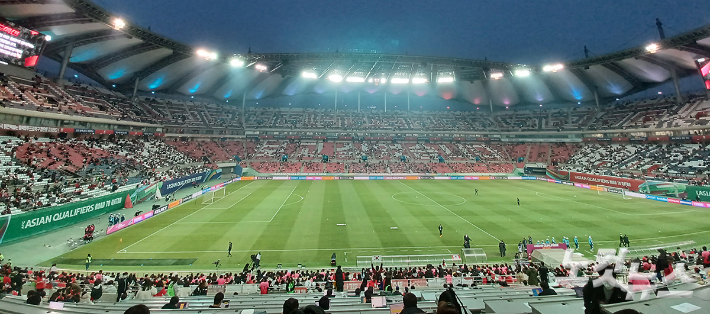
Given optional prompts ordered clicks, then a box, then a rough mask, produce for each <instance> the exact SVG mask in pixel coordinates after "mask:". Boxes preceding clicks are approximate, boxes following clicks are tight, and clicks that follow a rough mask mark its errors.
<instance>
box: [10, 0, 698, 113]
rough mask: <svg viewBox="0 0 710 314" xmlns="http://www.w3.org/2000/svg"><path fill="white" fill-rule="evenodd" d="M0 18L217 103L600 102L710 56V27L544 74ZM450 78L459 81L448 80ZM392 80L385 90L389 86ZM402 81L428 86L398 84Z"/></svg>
mask: <svg viewBox="0 0 710 314" xmlns="http://www.w3.org/2000/svg"><path fill="white" fill-rule="evenodd" d="M0 16H3V17H5V18H7V19H9V20H12V21H14V22H17V23H18V24H20V25H22V26H25V27H28V28H31V29H35V30H37V31H40V32H42V33H45V34H47V35H50V36H51V37H52V40H51V41H50V42H49V44H48V45H47V47H46V49H45V51H44V54H43V55H44V56H45V57H48V58H51V59H53V60H56V61H59V62H61V60H62V58H63V54H64V53H65V51H67V50H66V49H67V46H72V47H73V51H72V54H71V59H70V65H69V67H70V68H72V69H74V70H76V71H78V72H79V73H82V74H83V75H86V76H87V77H89V78H91V79H93V80H95V81H96V82H98V83H101V84H104V85H105V86H110V85H112V84H116V85H118V86H119V87H120V88H123V89H124V90H126V91H130V90H131V89H132V88H133V85H134V83H135V80H136V79H138V80H139V83H138V88H139V90H142V91H162V92H167V93H181V94H185V95H202V96H207V97H215V98H216V99H219V100H223V99H233V98H241V97H242V95H243V94H246V97H247V98H248V99H261V98H264V97H269V96H277V95H295V94H301V93H310V92H315V93H323V92H325V91H327V90H332V89H333V87H332V86H331V85H333V84H335V83H334V82H333V81H339V80H343V82H342V83H340V84H339V85H338V88H339V90H340V91H343V92H350V91H355V90H363V91H366V92H369V93H374V92H378V91H382V90H387V91H390V92H399V91H402V90H403V89H404V88H407V87H405V86H409V88H411V92H412V93H414V94H416V95H419V96H422V95H426V94H429V95H437V96H439V97H442V98H445V99H449V98H458V99H461V100H464V101H468V102H471V103H474V104H481V103H484V104H485V103H488V101H489V99H490V100H492V102H493V104H495V105H499V106H509V105H515V104H519V103H540V104H542V103H549V102H586V101H593V100H594V90H595V89H596V90H597V91H598V93H599V96H600V97H601V98H617V97H623V96H625V95H629V94H633V93H636V92H639V91H643V90H645V89H648V88H650V87H653V86H657V85H659V84H662V83H664V82H666V81H668V80H670V79H671V76H672V71H676V73H677V74H678V76H680V77H683V76H688V75H695V74H697V70H696V66H695V63H694V60H696V59H699V58H710V25H709V26H705V27H702V28H699V29H695V30H692V31H690V32H687V33H684V34H681V35H678V36H675V37H672V38H667V39H665V40H662V41H659V42H657V43H656V44H657V45H658V51H655V52H654V53H651V52H649V51H648V50H647V47H645V46H644V47H637V48H632V49H628V50H624V51H619V52H614V53H610V54H607V55H603V56H599V57H594V58H588V59H582V60H578V61H574V62H567V63H565V64H564V67H562V68H551V69H552V70H554V71H545V70H550V69H546V68H545V65H522V64H514V63H504V62H494V61H487V60H472V59H456V58H443V57H430V56H412V55H386V54H372V53H267V54H263V53H248V54H243V55H226V54H221V53H215V52H209V51H206V50H201V49H200V47H191V46H188V45H185V44H182V43H179V42H176V41H174V40H171V39H168V38H165V37H162V36H160V35H157V34H155V33H152V32H150V31H148V30H146V29H143V28H141V27H138V26H136V25H132V24H130V23H129V22H126V25H125V27H123V28H120V29H116V28H117V27H116V25H115V20H116V18H118V17H117V16H113V15H112V14H110V13H109V12H107V11H106V10H104V9H102V8H100V7H99V6H97V5H95V4H93V3H92V2H90V1H85V0H0ZM198 51H199V54H198ZM233 59H234V60H233ZM520 70H523V71H520ZM526 70H527V71H526ZM528 71H529V72H528ZM304 73H307V74H305V75H304ZM516 74H519V75H516ZM525 74H527V75H525ZM306 76H308V77H309V78H306ZM313 78H315V79H313ZM329 78H330V79H329ZM452 78H453V80H454V82H444V81H450V80H451V79H452ZM362 80H364V81H365V82H353V81H362ZM385 80H386V81H387V84H382V82H384V81H385ZM394 82H401V83H407V82H409V83H413V82H417V83H422V84H411V85H404V84H401V85H400V86H402V87H401V88H399V87H396V86H395V85H396V84H394Z"/></svg>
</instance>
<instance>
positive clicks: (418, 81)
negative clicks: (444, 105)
mask: <svg viewBox="0 0 710 314" xmlns="http://www.w3.org/2000/svg"><path fill="white" fill-rule="evenodd" d="M427 82H429V80H427V79H426V78H424V77H415V78H413V79H412V84H423V83H427Z"/></svg>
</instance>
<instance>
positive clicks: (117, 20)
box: [113, 18, 126, 30]
mask: <svg viewBox="0 0 710 314" xmlns="http://www.w3.org/2000/svg"><path fill="white" fill-rule="evenodd" d="M124 27H126V22H125V21H124V20H123V19H120V18H115V19H113V28H115V29H117V30H120V29H122V28H124Z"/></svg>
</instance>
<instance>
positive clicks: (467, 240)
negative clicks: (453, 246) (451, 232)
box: [463, 233, 471, 242]
mask: <svg viewBox="0 0 710 314" xmlns="http://www.w3.org/2000/svg"><path fill="white" fill-rule="evenodd" d="M469 241H471V238H469V237H468V233H467V234H464V235H463V242H469Z"/></svg>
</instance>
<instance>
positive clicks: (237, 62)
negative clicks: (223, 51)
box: [229, 58, 244, 68]
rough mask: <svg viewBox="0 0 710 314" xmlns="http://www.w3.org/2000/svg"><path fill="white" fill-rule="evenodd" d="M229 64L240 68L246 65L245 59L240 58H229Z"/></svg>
mask: <svg viewBox="0 0 710 314" xmlns="http://www.w3.org/2000/svg"><path fill="white" fill-rule="evenodd" d="M229 65H231V66H233V67H235V68H240V67H243V66H244V60H242V59H239V58H232V59H230V60H229Z"/></svg>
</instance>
